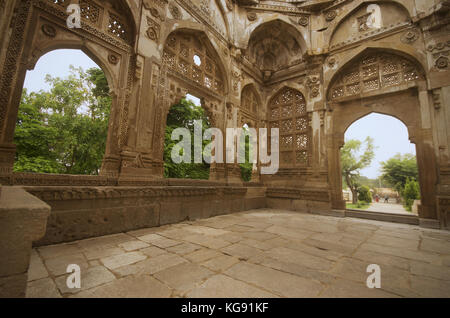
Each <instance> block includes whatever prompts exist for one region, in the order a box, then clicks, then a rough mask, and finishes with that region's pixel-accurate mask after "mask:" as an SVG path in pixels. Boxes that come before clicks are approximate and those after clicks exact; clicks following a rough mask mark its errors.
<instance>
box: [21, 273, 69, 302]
mask: <svg viewBox="0 0 450 318" xmlns="http://www.w3.org/2000/svg"><path fill="white" fill-rule="evenodd" d="M26 297H27V298H61V294H60V293H59V292H58V289H57V288H56V285H55V282H54V281H53V280H52V279H51V278H43V279H40V280H36V281H33V282H30V283H28V287H27V294H26Z"/></svg>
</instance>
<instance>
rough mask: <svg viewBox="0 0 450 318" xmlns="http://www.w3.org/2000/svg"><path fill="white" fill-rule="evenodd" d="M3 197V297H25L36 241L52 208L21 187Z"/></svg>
mask: <svg viewBox="0 0 450 318" xmlns="http://www.w3.org/2000/svg"><path fill="white" fill-rule="evenodd" d="M1 189H2V191H1V193H0V259H1V263H0V297H24V296H25V288H26V281H27V271H28V267H29V264H30V253H31V247H32V243H33V241H36V240H38V239H40V238H41V237H42V236H43V235H44V234H45V231H46V226H47V218H48V217H49V215H50V206H48V205H47V204H46V203H44V202H42V201H40V200H39V199H37V198H35V197H34V196H32V195H31V194H29V193H27V192H26V191H25V190H24V189H22V188H19V187H2V188H1Z"/></svg>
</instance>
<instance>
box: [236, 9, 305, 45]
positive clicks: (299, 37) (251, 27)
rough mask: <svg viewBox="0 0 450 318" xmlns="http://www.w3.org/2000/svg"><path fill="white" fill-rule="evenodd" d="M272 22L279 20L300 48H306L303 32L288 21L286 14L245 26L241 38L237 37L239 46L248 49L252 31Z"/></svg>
mask: <svg viewBox="0 0 450 318" xmlns="http://www.w3.org/2000/svg"><path fill="white" fill-rule="evenodd" d="M274 22H279V23H282V24H283V25H285V26H287V28H288V29H289V30H290V31H291V33H292V34H293V35H294V37H295V38H296V40H297V41H298V42H299V43H300V44H301V46H302V48H303V49H305V50H306V47H307V44H306V41H305V38H304V36H303V34H302V33H301V31H300V29H298V28H297V26H295V25H294V24H292V21H290V20H289V18H288V17H287V16H277V17H270V18H266V19H263V20H260V21H258V22H257V23H253V24H251V25H249V26H248V27H247V28H246V32H245V33H244V34H242V38H240V39H238V42H239V45H240V47H242V48H244V49H248V46H249V42H250V39H251V37H252V35H253V34H254V32H255V31H257V30H258V29H259V28H261V27H263V26H264V25H270V24H273V23H274Z"/></svg>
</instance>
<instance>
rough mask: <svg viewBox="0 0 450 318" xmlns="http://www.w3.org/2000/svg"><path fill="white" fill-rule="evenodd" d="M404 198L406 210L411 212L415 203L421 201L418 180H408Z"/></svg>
mask: <svg viewBox="0 0 450 318" xmlns="http://www.w3.org/2000/svg"><path fill="white" fill-rule="evenodd" d="M403 196H404V198H405V208H406V210H408V211H411V209H412V206H413V204H414V201H415V200H419V199H420V190H419V183H418V182H417V181H416V180H413V179H409V178H408V179H407V180H406V184H405V189H404V191H403Z"/></svg>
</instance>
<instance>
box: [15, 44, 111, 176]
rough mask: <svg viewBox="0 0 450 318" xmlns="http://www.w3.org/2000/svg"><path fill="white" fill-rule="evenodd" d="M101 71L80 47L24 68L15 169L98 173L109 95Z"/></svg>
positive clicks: (32, 171) (55, 172) (16, 131)
mask: <svg viewBox="0 0 450 318" xmlns="http://www.w3.org/2000/svg"><path fill="white" fill-rule="evenodd" d="M109 91H110V89H109V85H108V81H107V78H106V76H105V73H104V72H103V71H102V69H101V68H100V67H99V66H98V65H97V64H96V63H95V62H93V61H92V60H91V59H90V58H89V57H88V56H87V55H86V54H84V53H83V52H82V51H81V50H73V49H70V50H55V51H51V52H49V53H47V54H45V55H44V56H42V57H41V58H40V59H39V61H38V63H37V64H36V67H35V68H34V70H32V71H28V72H27V74H26V79H25V82H24V89H23V92H22V98H21V102H20V106H19V112H18V118H17V123H16V129H15V135H14V142H15V144H16V146H17V152H16V158H15V164H14V171H15V172H19V173H52V174H70V175H98V174H99V173H100V168H101V164H102V160H103V157H104V154H105V148H106V139H107V134H108V124H109V117H110V110H111V103H112V99H111V96H110V93H109Z"/></svg>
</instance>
